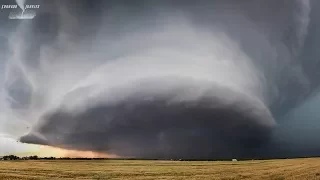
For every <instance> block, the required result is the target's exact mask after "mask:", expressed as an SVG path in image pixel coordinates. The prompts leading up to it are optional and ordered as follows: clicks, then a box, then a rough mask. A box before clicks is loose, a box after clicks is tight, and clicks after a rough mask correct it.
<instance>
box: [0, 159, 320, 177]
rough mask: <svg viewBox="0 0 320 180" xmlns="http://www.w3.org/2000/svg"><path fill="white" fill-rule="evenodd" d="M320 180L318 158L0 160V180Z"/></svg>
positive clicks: (319, 162)
mask: <svg viewBox="0 0 320 180" xmlns="http://www.w3.org/2000/svg"><path fill="white" fill-rule="evenodd" d="M4 179H6V180H18V179H19V180H20V179H21V180H45V179H48V180H49V179H50V180H51V179H62V180H63V179H115V180H123V179H130V180H154V179H161V180H169V179H181V180H183V179H192V180H210V179H212V180H215V179H216V180H218V179H221V180H228V179H230V180H231V179H233V180H238V179H247V180H253V179H255V180H257V179H271V180H283V179H290V180H294V179H297V180H320V158H309V159H284V160H261V161H259V160H250V161H238V162H231V161H151V160H27V161H24V160H17V161H0V180H4Z"/></svg>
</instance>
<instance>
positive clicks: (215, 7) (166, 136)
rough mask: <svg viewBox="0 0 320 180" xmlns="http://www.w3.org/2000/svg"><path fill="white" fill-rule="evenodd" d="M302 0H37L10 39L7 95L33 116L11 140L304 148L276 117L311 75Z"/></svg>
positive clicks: (224, 154)
mask: <svg viewBox="0 0 320 180" xmlns="http://www.w3.org/2000/svg"><path fill="white" fill-rule="evenodd" d="M308 2H309V1H302V0H301V1H299V0H296V1H278V0H277V1H276V0H271V1H265V0H255V1H253V0H244V1H236V0H229V1H204V0H203V1H197V2H194V1H174V2H171V1H142V0H141V1H135V2H131V1H130V2H129V1H95V2H91V1H81V3H80V1H56V2H55V3H52V4H51V5H50V6H45V4H44V6H42V7H44V8H43V9H42V10H41V12H40V13H38V14H37V16H36V18H35V19H34V20H33V21H32V22H29V23H21V24H19V26H18V27H17V29H16V32H14V33H13V35H14V37H15V38H11V39H9V41H11V42H13V41H14V42H17V41H18V43H13V46H12V47H11V48H12V51H13V56H12V57H10V58H9V66H8V69H7V70H8V72H10V73H11V75H10V76H8V77H7V78H6V83H7V84H10V86H6V92H7V95H8V96H9V97H11V99H13V100H15V101H14V102H15V103H14V102H13V101H9V102H8V105H9V107H10V109H11V110H13V112H14V114H15V115H16V116H23V117H24V119H25V121H27V123H29V124H30V125H31V126H32V130H31V132H29V134H27V135H25V136H22V137H21V141H22V142H25V143H34V144H46V145H51V146H57V147H62V148H67V149H80V150H93V151H98V152H110V153H115V154H118V155H122V156H136V157H161V158H164V157H165V158H167V157H183V158H230V157H235V156H236V157H243V158H244V157H246V158H251V157H271V156H288V155H294V156H299V155H305V154H307V155H314V154H313V152H314V151H315V149H316V148H317V145H314V146H312V145H310V146H308V147H307V148H306V149H304V150H301V149H299V148H298V145H297V143H296V142H298V141H299V140H298V139H297V138H295V137H291V136H290V137H289V135H288V134H290V133H289V132H292V130H293V129H294V128H289V127H290V126H288V125H287V124H290V118H286V117H287V116H284V115H285V114H287V113H288V112H290V110H291V109H292V108H293V107H297V105H299V104H301V103H302V102H305V99H306V97H307V96H308V95H309V94H312V93H314V92H315V91H316V90H315V87H316V86H317V84H318V82H316V80H314V78H312V77H314V74H309V73H310V72H309V71H308V67H307V66H306V65H305V64H308V63H306V62H305V61H303V60H302V59H301V56H302V55H303V54H304V53H305V51H306V50H305V49H304V47H305V46H304V39H305V38H306V39H307V41H306V43H309V41H308V39H309V38H310V37H309V36H312V34H308V36H307V33H306V32H307V27H308V23H309V10H310V7H312V8H313V9H317V5H315V4H311V6H309V4H308ZM315 11H316V10H315ZM312 13H314V12H313V11H312ZM312 13H311V25H312V23H313V22H314V21H316V20H314V19H312V15H313V14H312ZM309 31H310V32H312V30H310V29H309ZM26 34H27V35H28V36H25V35H26ZM26 40H28V41H26ZM306 46H311V45H310V44H306ZM309 62H314V60H313V59H312V58H311V59H310V60H309ZM15 69H19V70H20V72H23V73H17V72H16V71H15ZM18 72H19V71H18ZM306 72H308V73H306ZM312 72H314V73H315V72H316V71H315V70H314V71H312ZM16 79H18V80H16ZM20 81H25V82H20ZM13 82H17V83H13ZM16 84H17V85H16ZM17 102H18V104H20V106H17ZM298 107H299V106H298ZM314 125H317V124H316V122H314ZM284 127H285V128H284ZM295 127H296V126H295ZM287 128H289V129H290V130H287ZM302 132H305V130H302ZM306 137H307V136H306ZM310 142H313V140H312V141H311V139H310ZM310 144H312V143H310ZM289 147H290V149H289ZM277 149H279V150H277Z"/></svg>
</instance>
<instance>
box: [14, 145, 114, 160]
mask: <svg viewBox="0 0 320 180" xmlns="http://www.w3.org/2000/svg"><path fill="white" fill-rule="evenodd" d="M17 155H18V156H32V155H37V156H40V157H57V158H59V157H70V158H118V157H119V156H117V155H114V154H107V153H99V152H93V151H78V150H67V149H62V148H56V147H50V146H39V149H38V150H37V151H30V152H24V153H19V154H17Z"/></svg>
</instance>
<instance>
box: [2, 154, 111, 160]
mask: <svg viewBox="0 0 320 180" xmlns="http://www.w3.org/2000/svg"><path fill="white" fill-rule="evenodd" d="M106 159H107V158H70V157H60V158H56V157H38V156H37V155H34V156H26V157H19V156H16V155H8V156H3V157H0V160H4V161H10V160H11V161H13V160H106Z"/></svg>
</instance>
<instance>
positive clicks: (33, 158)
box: [29, 155, 38, 160]
mask: <svg viewBox="0 0 320 180" xmlns="http://www.w3.org/2000/svg"><path fill="white" fill-rule="evenodd" d="M29 159H31V160H37V159H38V156H37V155H34V156H29Z"/></svg>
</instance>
